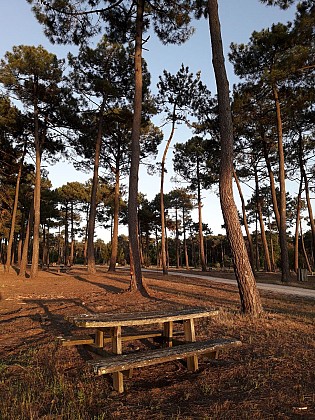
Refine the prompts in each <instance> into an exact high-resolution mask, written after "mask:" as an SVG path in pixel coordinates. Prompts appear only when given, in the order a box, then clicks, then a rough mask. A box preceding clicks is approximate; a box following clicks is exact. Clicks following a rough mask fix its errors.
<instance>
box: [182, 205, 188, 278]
mask: <svg viewBox="0 0 315 420" xmlns="http://www.w3.org/2000/svg"><path fill="white" fill-rule="evenodd" d="M183 234H184V254H185V265H186V270H189V259H188V251H187V238H186V222H185V208H184V207H183Z"/></svg>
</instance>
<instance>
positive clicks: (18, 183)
mask: <svg viewBox="0 0 315 420" xmlns="http://www.w3.org/2000/svg"><path fill="white" fill-rule="evenodd" d="M26 145H27V144H26V142H25V143H24V149H23V154H22V157H21V160H20V164H19V170H18V174H17V178H16V185H15V195H14V204H13V211H12V217H11V229H10V235H9V240H8V247H7V261H6V264H5V269H6V271H9V270H10V267H11V255H12V245H13V239H14V231H15V222H16V214H17V208H18V203H19V191H20V182H21V176H22V169H23V163H24V158H25V155H26Z"/></svg>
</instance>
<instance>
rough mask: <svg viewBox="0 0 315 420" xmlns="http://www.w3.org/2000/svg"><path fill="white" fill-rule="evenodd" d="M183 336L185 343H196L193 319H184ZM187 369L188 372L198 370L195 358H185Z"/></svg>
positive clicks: (196, 358)
mask: <svg viewBox="0 0 315 420" xmlns="http://www.w3.org/2000/svg"><path fill="white" fill-rule="evenodd" d="M184 334H185V341H188V342H191V341H196V333H195V322H194V319H186V320H185V321H184ZM187 368H188V370H192V371H196V370H197V369H198V357H197V356H191V357H187Z"/></svg>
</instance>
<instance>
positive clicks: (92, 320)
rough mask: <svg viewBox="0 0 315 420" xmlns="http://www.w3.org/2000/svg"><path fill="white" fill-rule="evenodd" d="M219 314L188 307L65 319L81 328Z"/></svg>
mask: <svg viewBox="0 0 315 420" xmlns="http://www.w3.org/2000/svg"><path fill="white" fill-rule="evenodd" d="M218 314H219V310H218V309H205V308H190V309H182V310H178V311H150V312H134V313H121V314H119V313H118V314H117V313H115V314H113V313H98V314H81V315H76V316H69V317H67V319H68V320H69V321H70V322H72V323H73V324H74V325H76V326H77V327H83V328H107V327H117V326H121V327H127V326H133V325H148V324H154V323H164V322H169V321H184V320H186V319H192V318H194V319H196V318H203V317H212V316H216V315H218Z"/></svg>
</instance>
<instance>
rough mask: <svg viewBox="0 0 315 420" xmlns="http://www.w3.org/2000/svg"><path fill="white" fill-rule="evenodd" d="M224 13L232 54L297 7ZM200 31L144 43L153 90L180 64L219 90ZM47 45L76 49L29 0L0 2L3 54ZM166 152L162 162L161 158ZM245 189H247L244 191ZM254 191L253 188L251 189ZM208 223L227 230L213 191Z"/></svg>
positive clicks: (183, 134)
mask: <svg viewBox="0 0 315 420" xmlns="http://www.w3.org/2000/svg"><path fill="white" fill-rule="evenodd" d="M219 13H220V18H221V26H222V36H223V42H224V48H225V53H226V54H227V53H228V50H229V45H230V43H231V42H237V43H247V42H248V40H249V37H250V35H251V33H252V32H253V31H254V30H257V31H260V30H261V29H263V28H266V27H269V26H271V25H272V23H277V22H280V21H281V22H287V21H289V20H292V19H293V17H294V14H295V9H294V8H291V9H290V10H288V11H281V10H279V9H278V8H276V7H267V6H265V5H262V4H261V3H260V2H259V1H258V0H219ZM195 27H196V32H195V34H194V35H193V37H192V38H191V39H190V40H189V41H188V42H187V43H185V44H184V45H182V46H164V45H162V44H161V43H160V42H159V41H158V40H157V39H156V38H155V37H154V36H152V37H151V38H150V40H149V41H148V43H147V44H146V45H145V47H146V48H147V49H148V51H145V52H144V57H145V59H146V61H147V63H148V68H149V71H150V72H151V75H152V90H153V91H154V89H155V85H156V83H157V81H158V76H159V75H160V74H162V72H163V70H164V69H166V70H167V71H169V72H171V73H176V72H177V71H178V70H179V68H180V66H181V64H182V63H184V65H187V66H189V68H190V70H191V71H192V72H194V73H195V72H197V71H201V78H202V80H203V82H204V83H206V84H207V85H208V87H209V89H210V90H211V92H212V93H213V95H215V93H216V88H215V83H214V76H213V71H212V63H211V60H212V58H211V52H210V40H209V28H208V23H207V22H206V21H199V22H196V25H195ZM21 44H23V45H36V46H37V45H39V44H41V45H43V46H44V47H45V48H46V49H47V50H48V51H50V52H54V53H55V54H56V55H57V56H58V57H59V58H61V57H65V56H66V54H67V52H68V51H70V50H71V46H60V45H52V44H50V42H49V41H48V39H47V38H46V37H45V35H44V33H43V28H42V26H41V25H40V24H39V23H38V22H37V21H36V19H35V17H34V16H33V14H32V12H31V7H30V5H29V4H28V3H27V2H26V0H1V4H0V57H1V58H2V57H3V56H4V54H5V52H6V51H11V50H12V47H13V46H14V45H21ZM226 65H227V70H228V76H229V80H230V85H231V87H232V84H233V83H235V82H236V81H237V79H236V78H235V76H234V74H233V68H232V66H231V65H230V63H229V62H228V60H227V61H226ZM164 132H165V141H166V140H167V136H168V128H167V127H165V128H164ZM190 137H191V133H190V132H188V131H187V130H185V129H183V128H179V129H178V130H177V131H176V133H175V137H174V140H173V142H172V144H174V143H176V142H179V141H186V140H188V139H189V138H190ZM163 147H164V146H163V145H162V147H161V152H160V154H159V157H158V159H157V161H160V160H161V154H162V149H163ZM171 166H172V150H170V151H169V154H168V167H169V171H168V174H167V176H166V188H165V190H166V192H168V190H170V189H172V188H175V185H174V184H171V183H170V182H169V181H170V177H171V176H172V170H171ZM49 173H50V179H51V181H52V183H53V186H54V187H58V186H60V185H62V184H64V183H66V182H70V181H76V180H78V181H81V182H83V181H85V180H86V179H87V178H88V176H87V175H86V174H85V175H82V174H80V173H78V172H77V171H75V170H74V169H73V168H72V166H71V165H69V164H67V163H59V164H58V165H56V166H54V167H52V168H50V169H49ZM159 183H160V181H159V178H158V177H157V176H156V177H149V176H148V175H147V174H146V172H145V171H144V170H141V172H140V180H139V190H140V191H141V192H143V193H145V194H147V197H148V199H150V200H151V199H153V198H154V196H155V195H156V194H157V193H158V190H159ZM245 193H246V192H245ZM248 193H249V192H248ZM203 219H204V222H205V223H209V226H210V227H211V229H212V230H213V232H214V233H215V234H217V233H223V232H222V230H221V229H220V226H221V224H222V223H223V222H222V216H221V210H220V206H219V202H218V199H217V197H216V195H215V194H214V193H210V192H204V215H203Z"/></svg>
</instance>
